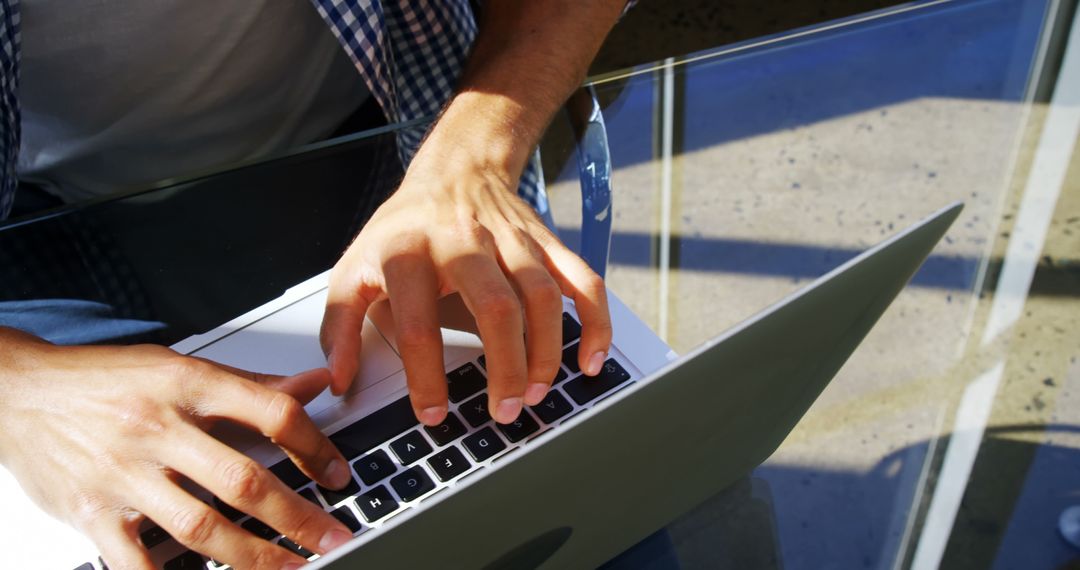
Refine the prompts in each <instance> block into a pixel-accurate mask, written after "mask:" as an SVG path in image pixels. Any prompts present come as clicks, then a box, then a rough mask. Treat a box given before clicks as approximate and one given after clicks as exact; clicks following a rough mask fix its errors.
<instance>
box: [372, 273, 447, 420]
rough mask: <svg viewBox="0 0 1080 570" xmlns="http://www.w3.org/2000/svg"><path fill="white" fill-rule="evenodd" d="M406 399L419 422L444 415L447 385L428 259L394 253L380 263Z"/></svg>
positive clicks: (433, 278) (434, 285) (435, 285)
mask: <svg viewBox="0 0 1080 570" xmlns="http://www.w3.org/2000/svg"><path fill="white" fill-rule="evenodd" d="M383 272H384V275H385V276H386V289H387V294H388V295H389V297H390V310H391V311H392V312H393V314H394V332H395V335H396V336H397V344H398V349H399V350H400V351H401V358H402V360H403V361H404V362H405V377H406V379H407V382H408V384H409V399H410V400H411V401H412V406H413V412H414V413H415V414H416V418H417V419H418V420H420V422H421V423H423V424H425V425H429V426H434V425H438V424H439V423H441V422H442V421H443V420H444V419H446V412H447V409H448V408H447V387H446V372H445V370H446V369H445V368H444V367H443V346H442V333H441V332H440V331H439V310H438V295H439V281H438V277H437V276H436V274H435V267H434V266H433V265H432V263H431V260H430V258H427V257H419V256H412V255H406V254H403V255H397V256H394V257H392V258H390V259H388V260H387V261H386V264H385V265H384V267H383Z"/></svg>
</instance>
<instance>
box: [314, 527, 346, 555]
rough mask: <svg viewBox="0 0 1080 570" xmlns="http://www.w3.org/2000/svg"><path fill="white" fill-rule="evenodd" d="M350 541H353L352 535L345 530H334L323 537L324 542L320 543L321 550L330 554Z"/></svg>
mask: <svg viewBox="0 0 1080 570" xmlns="http://www.w3.org/2000/svg"><path fill="white" fill-rule="evenodd" d="M350 540H352V535H351V534H349V533H347V532H345V531H343V530H337V529H334V530H331V531H328V532H327V533H326V534H324V535H323V537H322V540H320V541H319V550H322V551H323V552H330V551H331V550H333V549H335V548H337V547H339V546H341V545H342V544H345V543H346V542H349V541H350Z"/></svg>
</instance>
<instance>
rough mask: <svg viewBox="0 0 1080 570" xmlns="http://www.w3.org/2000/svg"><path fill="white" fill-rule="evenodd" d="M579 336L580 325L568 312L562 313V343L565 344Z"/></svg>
mask: <svg viewBox="0 0 1080 570" xmlns="http://www.w3.org/2000/svg"><path fill="white" fill-rule="evenodd" d="M579 338H581V325H579V324H578V322H577V321H575V320H574V317H571V316H570V313H563V314H562V343H563V344H567V343H570V342H574V341H575V340H577V339H579Z"/></svg>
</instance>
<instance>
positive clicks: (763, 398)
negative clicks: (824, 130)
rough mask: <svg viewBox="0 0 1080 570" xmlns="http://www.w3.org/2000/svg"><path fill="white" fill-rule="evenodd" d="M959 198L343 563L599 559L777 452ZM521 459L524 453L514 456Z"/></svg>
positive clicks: (589, 562)
mask: <svg viewBox="0 0 1080 570" xmlns="http://www.w3.org/2000/svg"><path fill="white" fill-rule="evenodd" d="M961 208H962V206H961V205H959V204H956V205H953V206H950V207H948V208H946V209H943V210H941V211H939V212H938V213H936V214H934V215H933V216H931V217H930V218H928V219H927V220H924V221H923V222H921V223H919V224H917V225H916V226H913V227H912V228H909V229H908V230H906V231H904V232H903V233H901V234H899V235H897V236H895V237H893V238H891V239H890V240H888V241H886V242H884V243H882V244H880V245H878V246H876V247H875V248H873V249H871V250H869V251H867V252H865V253H863V254H862V255H860V256H858V257H856V258H855V259H852V260H851V261H849V262H848V263H845V264H844V265H842V266H841V267H839V268H837V269H836V270H834V271H832V272H830V273H829V274H828V275H826V276H824V277H822V278H821V279H819V280H817V281H815V282H814V283H813V284H812V285H810V286H809V287H807V288H805V289H803V290H801V291H800V292H798V293H796V294H794V295H792V296H791V297H789V298H787V299H785V300H784V301H782V302H780V303H777V304H776V305H774V306H773V307H771V308H770V309H767V310H766V311H764V312H763V313H761V314H759V315H758V316H756V317H754V318H752V319H750V320H749V321H747V322H745V323H743V324H742V325H740V326H738V327H736V328H735V329H733V330H732V331H730V332H728V333H727V334H725V335H723V336H721V337H719V338H717V339H715V340H713V341H711V342H709V343H707V344H706V345H704V346H702V347H699V348H698V349H696V350H695V351H694V352H693V353H691V354H689V355H687V356H685V357H683V358H681V359H679V360H678V361H676V362H674V363H672V364H671V365H669V366H667V367H665V368H663V369H661V370H659V371H657V372H656V373H654V374H652V375H650V376H649V377H648V378H646V379H644V380H641V381H639V382H637V383H636V384H634V385H632V386H631V387H629V388H628V389H625V390H623V391H621V392H619V393H617V394H616V395H614V396H612V397H610V398H608V399H607V400H605V401H602V402H601V403H600V404H598V405H597V406H596V407H595V408H594V409H592V410H591V411H589V412H587V413H585V414H582V415H581V416H579V417H577V418H574V419H571V420H570V421H569V422H567V423H565V424H563V425H562V426H560V427H559V428H558V429H556V430H553V431H552V432H549V433H548V434H545V435H542V436H541V437H540V438H538V439H537V440H535V441H534V442H533V443H532V444H531V445H529V446H527V447H526V448H525V452H524V453H522V452H518V453H517V454H513V455H510V456H508V459H509V462H508V463H506V464H503V465H501V466H500V465H498V464H496V466H498V467H500V468H498V469H487V470H485V471H481V472H478V473H477V474H476V475H474V476H473V477H472V478H471V480H470V481H468V483H469V484H467V485H466V486H465V488H460V489H457V491H456V492H455V493H453V494H449V495H448V496H445V497H433V499H434V500H432V501H430V503H429V504H427V505H426V506H421V507H420V508H419V509H417V511H418V512H415V513H411V514H410V516H408V517H403V519H404V520H401V521H400V522H398V524H396V525H392V528H388V529H386V530H385V531H384V532H383V533H380V534H379V535H378V536H373V537H371V539H370V540H367V541H364V542H366V544H363V546H362V547H360V548H358V549H356V550H353V551H351V552H348V553H346V552H341V553H334V554H331V555H330V556H328V557H327V558H326V559H324V560H322V561H320V562H322V563H324V564H328V565H331V566H333V567H337V566H338V565H339V564H338V563H342V564H340V566H341V567H345V566H346V565H348V566H349V567H353V566H356V567H360V566H359V565H360V564H364V565H365V567H369V566H367V565H372V566H370V567H382V566H381V565H392V566H393V567H406V568H427V567H435V566H438V567H452V568H478V567H490V568H529V567H536V566H541V565H542V566H543V567H545V568H586V567H595V566H596V565H598V564H600V563H603V562H604V561H605V560H607V559H609V558H610V557H612V556H613V555H615V554H617V553H619V552H621V551H622V550H624V549H626V548H627V547H629V546H631V545H632V544H634V543H635V542H636V541H638V540H640V539H641V538H643V537H645V536H647V535H648V534H649V533H651V532H654V531H655V530H656V529H658V528H660V527H662V526H663V525H665V524H667V523H668V522H669V521H671V520H672V519H674V518H675V517H677V516H679V515H680V514H682V513H684V512H686V511H688V510H689V509H691V508H693V507H694V506H696V505H697V504H699V503H700V502H702V501H703V500H705V499H706V498H708V497H709V496H711V495H712V494H714V493H716V492H718V491H720V490H721V489H723V488H724V487H726V486H727V485H729V484H731V483H732V482H734V481H735V480H737V479H738V478H740V477H742V476H744V475H746V474H747V473H748V472H749V471H750V470H752V469H753V468H754V467H756V466H757V465H759V464H760V463H761V462H763V461H764V460H765V459H766V458H767V457H768V456H769V455H770V454H771V453H772V452H773V451H774V450H775V449H776V448H777V447H778V446H779V445H780V443H781V442H782V441H783V439H784V438H785V437H786V436H787V434H788V433H789V432H790V431H791V429H792V428H793V427H794V426H795V424H796V423H797V422H798V421H799V419H800V418H801V417H802V415H803V414H804V413H805V412H806V410H807V409H808V408H809V407H810V405H811V404H812V403H813V402H814V400H815V399H816V398H817V397H818V395H819V394H820V393H821V391H822V390H823V389H824V388H825V386H826V385H827V384H828V383H829V381H830V380H831V379H832V377H833V376H834V375H835V374H836V372H837V371H838V370H839V369H840V367H841V366H842V365H843V364H844V362H845V361H846V360H847V358H848V357H849V356H850V355H851V353H852V352H853V351H854V350H855V348H856V347H857V346H858V345H859V343H860V342H861V341H862V339H863V338H864V337H865V336H866V334H867V333H868V332H869V330H870V328H871V327H872V326H873V325H874V323H875V322H877V320H878V318H879V317H880V316H881V314H882V313H883V312H884V311H885V309H886V308H887V307H888V306H889V304H890V303H891V302H892V300H893V299H894V298H895V297H896V295H897V294H898V293H899V292H900V290H901V289H903V287H904V285H905V284H906V283H907V281H908V280H909V279H910V278H911V277H912V276H913V275H914V273H915V271H916V270H917V269H918V267H919V266H920V265H921V264H922V262H923V260H924V259H925V258H926V257H927V256H928V255H929V253H930V251H931V250H932V249H933V247H934V245H935V244H936V243H937V242H938V240H940V239H941V237H942V236H943V235H944V234H945V231H946V230H947V229H948V228H949V226H950V225H951V224H952V222H953V221H954V220H955V219H956V217H957V216H958V215H959V213H960V210H961ZM510 458H512V459H510Z"/></svg>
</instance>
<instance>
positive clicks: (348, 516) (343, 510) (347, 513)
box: [330, 505, 363, 534]
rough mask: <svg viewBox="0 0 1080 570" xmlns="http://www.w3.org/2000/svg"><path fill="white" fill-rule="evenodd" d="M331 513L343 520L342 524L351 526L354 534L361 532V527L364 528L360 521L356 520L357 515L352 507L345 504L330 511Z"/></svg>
mask: <svg viewBox="0 0 1080 570" xmlns="http://www.w3.org/2000/svg"><path fill="white" fill-rule="evenodd" d="M330 514H331V515H333V517H334V518H335V519H337V520H339V521H341V524H343V525H345V526H347V527H349V530H351V531H352V533H353V534H356V533H358V532H360V529H361V528H363V527H361V526H360V521H358V520H356V515H354V514H353V512H352V509H350V508H349V507H347V506H345V505H341V506H340V507H338V508H336V509H334V510H332V511H330Z"/></svg>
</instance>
